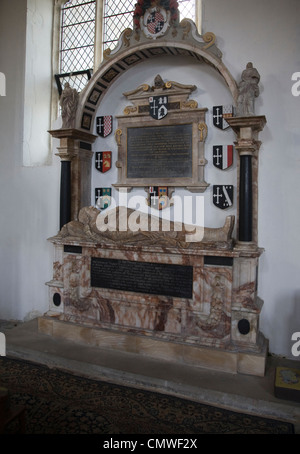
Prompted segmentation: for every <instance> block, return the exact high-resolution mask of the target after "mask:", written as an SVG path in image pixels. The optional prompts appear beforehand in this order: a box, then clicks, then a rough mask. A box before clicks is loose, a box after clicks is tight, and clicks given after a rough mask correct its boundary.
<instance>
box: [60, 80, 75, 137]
mask: <svg viewBox="0 0 300 454" xmlns="http://www.w3.org/2000/svg"><path fill="white" fill-rule="evenodd" d="M78 99H79V94H78V92H77V90H76V89H75V88H71V87H70V84H69V83H68V82H67V83H66V84H65V88H64V89H63V91H62V94H61V97H60V105H61V109H62V110H61V116H62V128H63V129H71V128H74V125H75V117H76V110H77V106H78Z"/></svg>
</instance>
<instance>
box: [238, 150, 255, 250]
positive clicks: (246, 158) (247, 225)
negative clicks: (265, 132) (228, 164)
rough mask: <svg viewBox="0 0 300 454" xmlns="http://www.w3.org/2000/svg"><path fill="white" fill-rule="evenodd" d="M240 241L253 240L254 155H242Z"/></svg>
mask: <svg viewBox="0 0 300 454" xmlns="http://www.w3.org/2000/svg"><path fill="white" fill-rule="evenodd" d="M239 189H240V191H239V241H247V242H251V241H252V239H253V238H252V231H253V226H252V223H253V206H252V156H251V155H241V156H240V188H239Z"/></svg>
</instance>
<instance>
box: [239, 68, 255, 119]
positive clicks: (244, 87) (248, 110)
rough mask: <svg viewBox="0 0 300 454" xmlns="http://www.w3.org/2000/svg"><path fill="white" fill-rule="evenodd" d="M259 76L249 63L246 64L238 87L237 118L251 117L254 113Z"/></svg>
mask: <svg viewBox="0 0 300 454" xmlns="http://www.w3.org/2000/svg"><path fill="white" fill-rule="evenodd" d="M259 81H260V75H259V73H258V71H257V69H256V68H253V64H252V63H251V62H249V63H247V66H246V69H245V70H244V71H243V72H242V76H241V81H240V83H239V85H238V91H239V95H238V99H237V116H240V117H243V116H251V115H255V113H254V99H255V98H257V97H258V95H259V87H258V83H259Z"/></svg>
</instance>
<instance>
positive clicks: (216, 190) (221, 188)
mask: <svg viewBox="0 0 300 454" xmlns="http://www.w3.org/2000/svg"><path fill="white" fill-rule="evenodd" d="M213 203H214V205H215V206H216V207H218V208H220V209H221V210H225V208H229V207H231V206H232V205H233V186H232V185H229V184H226V185H220V184H219V185H214V186H213Z"/></svg>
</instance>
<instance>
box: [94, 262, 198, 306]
mask: <svg viewBox="0 0 300 454" xmlns="http://www.w3.org/2000/svg"><path fill="white" fill-rule="evenodd" d="M91 287H102V288H107V289H113V290H125V291H130V292H137V293H148V294H151V295H164V296H173V297H178V298H192V296H193V267H192V266H184V265H170V264H165V263H150V262H132V261H128V260H116V259H102V258H96V257H92V261H91Z"/></svg>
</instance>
